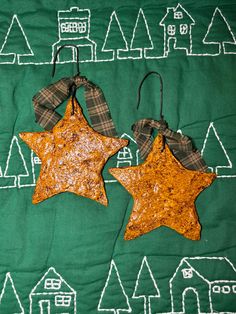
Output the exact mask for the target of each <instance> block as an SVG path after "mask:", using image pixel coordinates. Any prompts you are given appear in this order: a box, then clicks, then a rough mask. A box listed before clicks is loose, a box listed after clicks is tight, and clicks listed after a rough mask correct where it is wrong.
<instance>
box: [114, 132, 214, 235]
mask: <svg viewBox="0 0 236 314" xmlns="http://www.w3.org/2000/svg"><path fill="white" fill-rule="evenodd" d="M109 171H110V173H111V174H112V175H113V176H114V177H115V178H116V179H117V180H118V181H119V182H120V183H121V184H122V185H123V186H124V187H125V188H126V190H127V191H128V192H129V193H130V194H131V195H132V196H133V199H134V205H133V209H132V213H131V216H130V218H129V222H128V224H127V226H126V231H125V236H124V238H125V240H131V239H134V238H137V237H139V236H141V235H143V234H145V233H147V232H149V231H152V230H154V229H156V228H158V227H160V226H166V227H169V228H171V229H174V230H175V231H177V232H178V233H180V234H182V235H183V236H184V237H186V238H188V239H191V240H199V239H200V232H201V226H200V223H199V221H198V216H197V213H196V208H195V204H194V203H195V199H196V198H197V196H198V195H199V194H200V193H201V191H203V190H204V189H205V188H206V187H208V186H209V185H210V184H211V183H212V182H213V180H214V179H215V178H216V175H215V174H214V173H206V172H200V171H197V170H189V169H186V168H185V167H183V166H182V164H181V163H180V162H179V161H178V160H177V159H176V158H175V157H174V155H173V154H172V152H171V151H170V149H169V147H168V145H167V144H165V146H164V149H163V136H162V135H161V134H160V135H158V136H157V137H156V139H155V141H154V143H153V147H152V150H151V152H150V153H149V155H148V156H147V158H146V160H145V162H144V163H143V164H141V165H138V166H130V167H123V168H111V169H109Z"/></svg>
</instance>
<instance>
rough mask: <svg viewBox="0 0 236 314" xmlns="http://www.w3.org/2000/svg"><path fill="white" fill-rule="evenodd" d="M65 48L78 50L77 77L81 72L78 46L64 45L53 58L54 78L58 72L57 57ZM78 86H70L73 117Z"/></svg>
mask: <svg viewBox="0 0 236 314" xmlns="http://www.w3.org/2000/svg"><path fill="white" fill-rule="evenodd" d="M64 47H74V48H75V49H76V67H77V75H79V74H80V71H79V48H78V46H76V45H73V44H65V45H62V46H61V47H60V48H59V49H57V51H56V53H55V55H54V58H53V67H52V77H53V76H54V74H55V71H56V60H57V56H58V54H59V52H60V51H61V50H62V49H63V48H64ZM76 88H77V87H76V85H75V83H73V84H72V85H71V86H70V94H71V98H72V112H71V113H72V115H74V113H75V103H74V99H75V96H76Z"/></svg>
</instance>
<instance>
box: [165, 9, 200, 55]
mask: <svg viewBox="0 0 236 314" xmlns="http://www.w3.org/2000/svg"><path fill="white" fill-rule="evenodd" d="M159 25H160V26H163V27H164V56H167V55H168V54H169V52H170V51H171V50H172V49H184V50H185V51H186V54H187V55H189V54H191V53H192V33H191V31H192V26H193V25H195V21H194V19H193V18H192V17H191V15H190V14H189V13H188V12H187V11H186V10H185V9H184V8H183V7H182V6H181V4H178V5H177V6H176V8H167V12H166V14H165V16H164V17H163V19H162V20H161V21H160V23H159Z"/></svg>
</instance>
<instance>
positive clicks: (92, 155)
mask: <svg viewBox="0 0 236 314" xmlns="http://www.w3.org/2000/svg"><path fill="white" fill-rule="evenodd" d="M20 137H21V139H22V140H23V141H24V142H25V143H26V144H27V145H28V146H29V147H30V148H31V149H32V150H33V151H34V152H35V153H36V154H37V155H38V157H39V158H40V159H41V161H42V166H41V170H40V174H39V178H38V180H37V184H36V187H35V191H34V194H33V198H32V203H33V204H36V203H39V202H42V201H43V200H45V199H47V198H49V197H51V196H53V195H56V194H59V193H62V192H72V193H75V194H77V195H81V196H84V197H88V198H90V199H92V200H95V201H97V202H99V203H101V204H103V205H107V204H108V201H107V197H106V192H105V188H104V182H103V178H102V175H101V172H102V169H103V167H104V165H105V163H106V162H107V160H108V158H109V157H111V156H112V155H114V154H115V153H116V152H117V151H118V150H120V149H121V148H122V147H124V146H126V145H127V144H128V141H127V140H123V139H118V138H113V137H107V136H103V135H101V134H100V133H98V132H96V131H94V130H93V129H92V128H91V127H90V126H89V124H88V123H87V121H86V119H85V117H84V116H83V114H82V110H81V108H80V106H79V104H78V102H77V101H76V99H74V113H73V114H72V98H70V99H69V101H68V104H67V107H66V112H65V116H64V118H63V119H61V120H60V121H59V122H58V123H57V124H56V125H55V126H54V128H53V129H52V130H51V131H45V132H32V133H31V132H25V133H20Z"/></svg>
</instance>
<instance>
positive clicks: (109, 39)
mask: <svg viewBox="0 0 236 314" xmlns="http://www.w3.org/2000/svg"><path fill="white" fill-rule="evenodd" d="M102 51H103V52H109V51H110V52H112V53H113V57H112V59H114V58H115V51H116V57H117V58H119V52H120V51H128V44H127V41H126V39H125V36H124V33H123V30H122V28H121V25H120V22H119V20H118V17H117V15H116V12H115V11H114V12H113V13H112V14H111V17H110V22H109V25H108V28H107V33H106V37H105V41H104V44H103V46H102Z"/></svg>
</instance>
